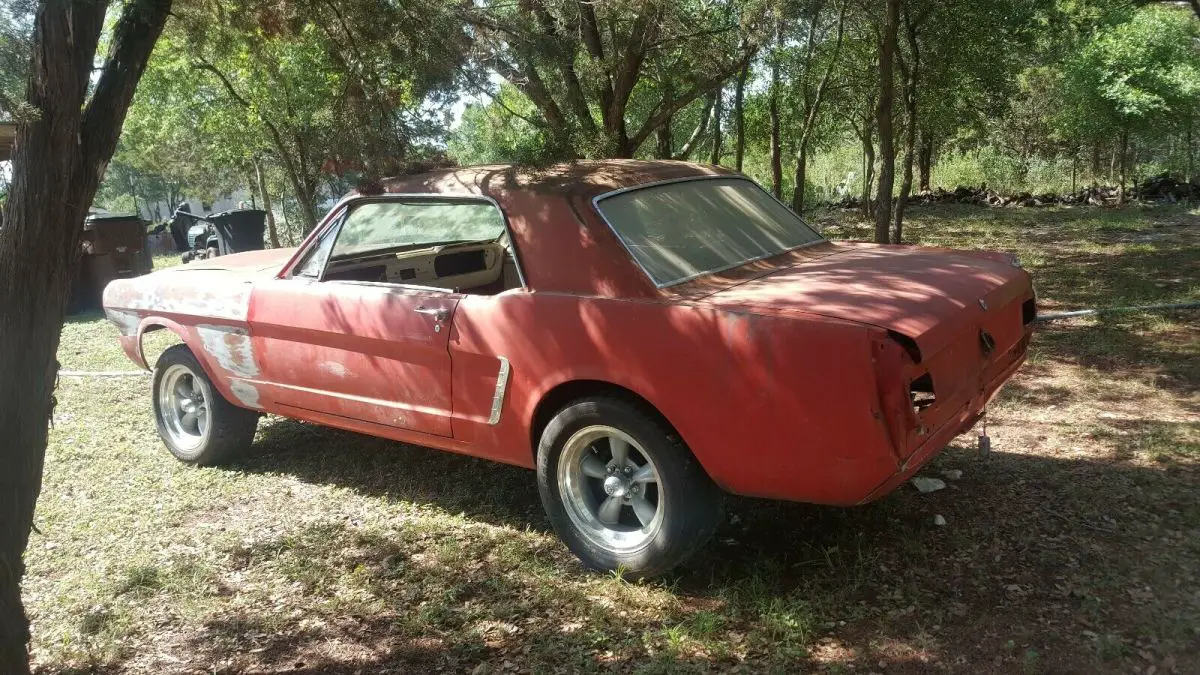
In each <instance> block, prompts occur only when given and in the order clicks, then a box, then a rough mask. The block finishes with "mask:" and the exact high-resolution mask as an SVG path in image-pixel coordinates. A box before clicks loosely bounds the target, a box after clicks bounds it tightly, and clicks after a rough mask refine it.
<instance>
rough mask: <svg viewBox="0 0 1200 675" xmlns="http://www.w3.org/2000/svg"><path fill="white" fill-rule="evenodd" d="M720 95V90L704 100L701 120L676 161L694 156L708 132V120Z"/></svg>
mask: <svg viewBox="0 0 1200 675" xmlns="http://www.w3.org/2000/svg"><path fill="white" fill-rule="evenodd" d="M720 94H721V90H720V89H718V90H717V91H715V92H713V93H712V94H710V95H709V96H708V98H706V99H705V100H704V108H703V109H701V111H700V120H699V121H698V122H696V128H695V129H692V133H691V134H690V135H688V139H687V141H686V142H684V144H683V147H682V148H680V149H679V152H678V153H677V154H676V155H675V159H681V160H686V159H688V158H690V157H691V156H692V152H694V151H695V150H696V146H697V145H699V144H700V139H702V138H704V132H706V131H708V121H709V119H708V118H709V116H710V115H711V114H712V111H713V107H714V106H715V105H716V101H717V98H718V97H719V96H720Z"/></svg>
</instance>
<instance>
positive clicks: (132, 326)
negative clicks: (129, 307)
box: [104, 309, 142, 337]
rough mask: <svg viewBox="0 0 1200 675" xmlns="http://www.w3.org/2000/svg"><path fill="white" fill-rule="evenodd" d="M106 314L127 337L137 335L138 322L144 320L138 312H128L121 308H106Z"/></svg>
mask: <svg viewBox="0 0 1200 675" xmlns="http://www.w3.org/2000/svg"><path fill="white" fill-rule="evenodd" d="M104 316H105V317H107V318H108V320H109V321H111V322H113V323H115V324H116V325H117V329H118V330H120V331H121V335H124V336H125V337H132V336H134V335H137V330H138V324H140V323H141V322H142V317H141V315H140V314H138V313H137V312H127V311H125V310H121V309H105V310H104Z"/></svg>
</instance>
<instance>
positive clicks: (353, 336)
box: [249, 214, 462, 437]
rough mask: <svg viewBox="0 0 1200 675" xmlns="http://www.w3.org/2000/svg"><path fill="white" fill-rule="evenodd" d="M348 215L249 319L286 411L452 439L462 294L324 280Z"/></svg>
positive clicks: (270, 384) (258, 302)
mask: <svg viewBox="0 0 1200 675" xmlns="http://www.w3.org/2000/svg"><path fill="white" fill-rule="evenodd" d="M345 220H346V217H345V215H344V214H342V215H340V216H339V217H337V218H335V219H333V221H332V225H331V226H330V227H329V228H328V229H327V230H326V231H325V232H324V233H323V234H322V236H321V237H319V238H318V239H317V240H315V241H314V242H313V244H312V246H311V247H310V249H309V252H308V254H306V256H304V257H302V258H301V260H300V262H299V264H298V265H297V266H296V267H295V268H294V269H295V272H294V273H290V274H287V275H285V276H284V277H282V278H278V279H272V280H269V281H265V282H261V283H259V284H256V286H255V289H254V294H253V297H252V299H251V303H250V305H251V306H250V316H249V322H250V327H251V334H252V336H253V338H252V339H253V341H254V346H255V353H256V355H257V357H258V360H259V364H260V368H261V376H260V380H261V381H260V382H259V383H256V384H257V385H261V386H259V387H258V388H259V390H260V392H261V391H264V390H265V392H267V395H268V396H270V397H271V399H272V401H273V402H274V403H275V406H276V407H277V408H281V409H282V411H283V412H285V413H286V412H287V410H288V409H292V410H293V411H294V412H295V413H296V416H298V417H305V416H306V415H305V414H304V413H305V412H316V413H322V414H325V415H331V416H335V417H338V418H348V419H352V420H361V421H366V422H371V423H374V424H379V425H384V426H388V427H398V428H402V429H409V430H412V431H418V432H422V433H427V434H434V435H438V436H447V437H449V436H451V435H452V434H451V425H450V413H451V396H450V380H451V368H450V353H449V335H450V332H451V331H450V322H451V321H452V318H453V314H454V310H455V308H456V307H457V305H458V302H459V300H460V299H461V297H462V296H461V295H460V294H458V293H454V292H451V291H448V290H441V289H437V288H423V287H418V286H410V285H404V284H392V283H379V282H366V281H344V280H323V279H322V276H321V272H320V270H323V268H324V267H325V265H326V263H327V260H328V259H329V258H330V256H331V250H334V243H333V242H334V241H335V240H336V239H337V236H338V233H337V229H338V227H340V226H341V224H342V222H344V221H345Z"/></svg>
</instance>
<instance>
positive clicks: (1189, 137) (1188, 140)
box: [1183, 11, 1200, 195]
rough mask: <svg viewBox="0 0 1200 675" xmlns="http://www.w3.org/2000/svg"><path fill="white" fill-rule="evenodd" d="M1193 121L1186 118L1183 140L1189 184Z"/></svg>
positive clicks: (1199, 12)
mask: <svg viewBox="0 0 1200 675" xmlns="http://www.w3.org/2000/svg"><path fill="white" fill-rule="evenodd" d="M1197 14H1200V11H1197ZM1194 123H1195V120H1194V119H1192V118H1188V122H1187V136H1186V138H1185V140H1184V143H1185V145H1184V148H1183V150H1184V152H1186V153H1187V174H1186V175H1185V176H1184V182H1186V183H1187V184H1188V185H1189V186H1190V185H1191V184H1192V173H1193V172H1192V168H1193V167H1192V157H1193V153H1192V125H1193V124H1194ZM1188 194H1189V195H1191V191H1189V192H1188Z"/></svg>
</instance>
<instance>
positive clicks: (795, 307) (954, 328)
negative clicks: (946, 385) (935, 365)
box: [700, 243, 1032, 357]
mask: <svg viewBox="0 0 1200 675" xmlns="http://www.w3.org/2000/svg"><path fill="white" fill-rule="evenodd" d="M837 249H838V250H837V251H836V252H834V253H832V254H830V255H826V256H823V257H820V258H816V259H813V260H807V261H803V262H800V263H799V264H796V265H793V266H790V267H786V268H783V269H780V270H777V271H774V272H771V273H768V274H766V275H764V276H761V277H758V278H755V279H751V280H750V281H746V282H743V283H740V284H736V285H733V286H730V287H728V288H726V289H724V290H721V291H717V292H716V293H713V294H711V295H709V296H707V297H705V298H703V299H702V300H700V302H701V303H702V304H707V305H711V306H716V307H720V308H723V309H733V310H744V311H752V312H757V313H770V314H790V313H807V314H817V315H821V316H827V317H832V318H837V319H844V320H848V321H855V322H858V323H865V324H870V325H873V326H878V327H880V328H884V329H886V330H891V331H895V332H897V333H900V334H901V335H904V336H906V337H908V338H911V339H912V340H913V341H914V342H915V343H916V345H917V346H918V347H919V348H920V351H921V354H922V355H924V356H926V357H928V356H932V355H933V354H936V353H937V352H939V351H941V350H942V349H943V348H945V347H946V346H948V345H949V344H950V343H951V342H953V341H954V339H955V337H956V336H961V334H962V333H963V331H964V329H965V328H967V327H968V325H969V324H977V325H978V324H982V323H984V315H985V314H987V313H989V311H990V310H999V309H1000V308H1002V307H1006V306H1008V305H1009V304H1010V303H1012V301H1014V300H1017V299H1018V298H1024V297H1027V296H1031V295H1032V291H1031V283H1030V280H1029V275H1028V274H1027V273H1026V272H1025V271H1024V270H1022V269H1020V268H1018V267H1016V266H1015V265H1014V264H1013V262H1012V260H1010V259H1009V258H1008V256H1006V254H1001V253H992V252H983V251H980V252H974V251H955V250H948V249H934V248H917V247H908V246H881V245H877V244H863V243H841V244H837ZM1018 326H1019V324H1018ZM999 346H1003V345H999Z"/></svg>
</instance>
